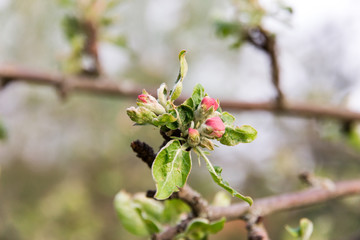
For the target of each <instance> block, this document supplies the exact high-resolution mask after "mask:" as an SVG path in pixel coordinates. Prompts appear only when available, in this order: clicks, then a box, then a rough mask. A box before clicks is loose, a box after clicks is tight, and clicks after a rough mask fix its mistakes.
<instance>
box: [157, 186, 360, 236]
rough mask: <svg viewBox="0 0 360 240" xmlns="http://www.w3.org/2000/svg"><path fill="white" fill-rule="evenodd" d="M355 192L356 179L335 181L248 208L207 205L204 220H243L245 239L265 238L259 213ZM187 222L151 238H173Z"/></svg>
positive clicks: (359, 191) (358, 191)
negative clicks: (325, 187)
mask: <svg viewBox="0 0 360 240" xmlns="http://www.w3.org/2000/svg"><path fill="white" fill-rule="evenodd" d="M356 194H360V179H355V180H349V181H342V182H338V183H336V184H335V188H334V190H333V191H329V190H326V189H324V188H310V189H307V190H303V191H297V192H293V193H287V194H282V195H277V196H272V197H265V198H260V199H257V200H255V201H254V204H253V206H251V207H249V205H248V204H247V203H245V202H241V203H237V204H232V205H230V206H228V207H211V206H210V207H208V208H207V211H208V219H209V220H210V221H214V220H218V219H220V218H222V217H226V220H227V221H233V220H237V219H243V220H245V221H247V223H248V224H247V228H248V230H249V233H248V234H249V239H262V240H268V239H269V238H268V236H267V232H266V230H265V228H264V226H263V225H262V217H263V216H266V215H270V214H272V213H275V212H279V211H284V210H290V209H295V208H303V207H307V206H310V205H314V204H318V203H322V202H325V201H328V200H331V199H335V198H340V197H345V196H348V195H356ZM249 216H250V217H249ZM189 221H190V220H188V219H187V220H184V221H183V222H181V223H180V224H179V225H177V226H175V227H171V228H168V229H166V230H165V231H164V232H162V233H160V234H157V235H155V236H154V238H153V239H156V240H167V239H173V238H174V237H175V236H176V235H177V234H178V233H180V232H181V231H184V230H185V229H186V226H187V223H189ZM250 237H252V238H250ZM256 237H261V238H256Z"/></svg>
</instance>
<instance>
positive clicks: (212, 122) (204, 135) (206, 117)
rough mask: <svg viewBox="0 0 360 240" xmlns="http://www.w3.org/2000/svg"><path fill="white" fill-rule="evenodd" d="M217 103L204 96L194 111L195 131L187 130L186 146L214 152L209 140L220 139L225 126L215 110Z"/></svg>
mask: <svg viewBox="0 0 360 240" xmlns="http://www.w3.org/2000/svg"><path fill="white" fill-rule="evenodd" d="M218 108H219V103H218V101H217V100H216V99H214V98H210V97H208V96H205V97H204V98H203V99H202V101H201V103H200V104H199V106H198V108H197V110H196V111H195V122H197V124H196V126H198V130H197V129H193V128H189V130H188V131H189V135H188V141H187V142H188V144H189V145H190V146H191V147H195V146H197V145H200V146H201V147H205V148H207V149H209V150H214V144H213V143H212V142H211V141H210V140H209V139H214V138H215V139H220V138H221V137H222V135H224V133H225V124H224V122H223V121H222V120H221V118H220V117H219V113H217V112H216V110H217V109H218Z"/></svg>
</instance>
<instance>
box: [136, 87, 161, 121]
mask: <svg viewBox="0 0 360 240" xmlns="http://www.w3.org/2000/svg"><path fill="white" fill-rule="evenodd" d="M137 105H138V106H142V107H145V108H147V109H149V110H151V111H152V112H154V113H155V114H156V115H161V114H164V113H165V108H164V107H163V106H162V105H161V104H160V103H158V101H157V100H156V98H154V97H153V96H151V95H150V94H148V93H147V92H146V91H145V90H144V93H143V94H140V95H139V96H138V101H137Z"/></svg>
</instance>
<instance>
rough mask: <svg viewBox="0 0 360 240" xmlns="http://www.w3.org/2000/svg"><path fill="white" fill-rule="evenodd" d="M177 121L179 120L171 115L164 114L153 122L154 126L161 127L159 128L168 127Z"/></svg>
mask: <svg viewBox="0 0 360 240" xmlns="http://www.w3.org/2000/svg"><path fill="white" fill-rule="evenodd" d="M176 120H177V119H176V117H174V116H173V115H171V114H170V113H164V114H162V115H160V116H158V117H157V118H154V119H153V120H152V124H154V125H155V126H157V127H159V126H163V125H166V124H168V123H172V122H175V121H176Z"/></svg>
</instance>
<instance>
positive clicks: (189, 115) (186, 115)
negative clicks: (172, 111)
mask: <svg viewBox="0 0 360 240" xmlns="http://www.w3.org/2000/svg"><path fill="white" fill-rule="evenodd" d="M177 110H178V112H179V117H180V121H181V124H182V125H183V126H184V125H186V124H188V123H190V122H191V121H192V120H194V111H193V110H192V108H191V107H189V106H187V105H180V106H179V107H178V108H177Z"/></svg>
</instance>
